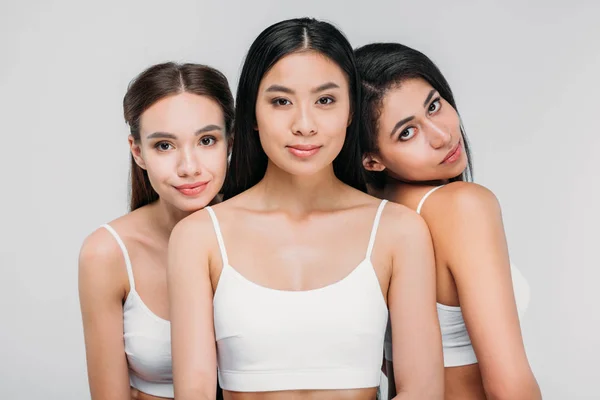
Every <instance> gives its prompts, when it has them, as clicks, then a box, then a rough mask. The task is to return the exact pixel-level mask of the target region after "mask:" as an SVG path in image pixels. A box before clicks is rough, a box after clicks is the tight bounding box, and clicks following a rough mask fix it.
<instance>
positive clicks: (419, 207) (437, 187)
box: [417, 185, 444, 214]
mask: <svg viewBox="0 0 600 400" xmlns="http://www.w3.org/2000/svg"><path fill="white" fill-rule="evenodd" d="M441 187H444V185H441V186H436V187H434V188H433V189H431V190H430V191H429V192H427V193H425V196H423V198H422V199H421V201H420V202H419V205H418V206H417V214H421V208H422V207H423V204H424V203H425V200H427V198H428V197H429V195H431V193H433V192H435V191H436V190H438V189H439V188H441Z"/></svg>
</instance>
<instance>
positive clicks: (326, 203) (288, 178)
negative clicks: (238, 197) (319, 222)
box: [255, 161, 346, 215]
mask: <svg viewBox="0 0 600 400" xmlns="http://www.w3.org/2000/svg"><path fill="white" fill-rule="evenodd" d="M345 186H346V185H345V184H344V183H343V182H341V181H340V180H339V179H338V178H337V177H336V176H335V174H334V172H333V165H331V166H330V167H329V168H327V169H326V170H324V171H320V172H318V173H316V174H313V175H310V176H306V175H304V176H294V175H291V174H289V173H287V172H285V171H282V170H281V169H280V168H278V167H277V166H276V165H274V164H273V163H271V161H269V163H268V164H267V170H266V172H265V176H264V178H263V179H262V180H261V181H260V182H259V183H258V184H257V185H256V186H255V190H256V193H257V194H258V195H259V196H260V197H261V202H262V204H263V206H264V207H265V209H267V210H283V211H287V212H289V213H290V214H296V215H302V214H306V213H309V212H311V211H317V210H323V209H330V208H331V207H333V206H334V205H335V204H337V203H339V201H340V199H341V195H342V193H343V189H344V188H345Z"/></svg>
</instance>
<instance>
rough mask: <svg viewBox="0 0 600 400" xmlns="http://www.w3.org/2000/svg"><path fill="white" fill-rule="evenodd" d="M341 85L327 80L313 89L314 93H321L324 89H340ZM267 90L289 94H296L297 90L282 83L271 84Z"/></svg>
mask: <svg viewBox="0 0 600 400" xmlns="http://www.w3.org/2000/svg"><path fill="white" fill-rule="evenodd" d="M339 88H340V87H339V85H338V84H336V83H333V82H327V83H324V84H322V85H320V86H317V87H316V88H314V89H313V90H311V92H312V93H319V92H322V91H324V90H327V89H339ZM265 91H266V92H283V93H287V94H294V93H295V92H294V91H293V90H292V89H290V88H287V87H285V86H281V85H271V86H269V87H268V88H267V89H266V90H265Z"/></svg>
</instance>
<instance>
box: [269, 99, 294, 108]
mask: <svg viewBox="0 0 600 400" xmlns="http://www.w3.org/2000/svg"><path fill="white" fill-rule="evenodd" d="M271 103H273V105H275V106H287V105H289V104H292V103H291V102H290V101H289V100H288V99H284V98H281V97H279V98H277V99H273V101H272V102H271Z"/></svg>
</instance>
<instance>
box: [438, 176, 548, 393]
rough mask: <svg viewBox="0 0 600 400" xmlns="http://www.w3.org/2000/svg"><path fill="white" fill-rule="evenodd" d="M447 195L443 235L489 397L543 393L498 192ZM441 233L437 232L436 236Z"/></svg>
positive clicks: (469, 189) (463, 189)
mask: <svg viewBox="0 0 600 400" xmlns="http://www.w3.org/2000/svg"><path fill="white" fill-rule="evenodd" d="M449 196H451V197H450V200H449V201H446V202H445V204H446V206H445V207H446V209H445V210H444V212H445V217H444V218H443V219H444V222H443V224H444V225H445V226H444V229H446V233H445V234H441V235H439V237H440V240H441V245H442V246H443V249H444V254H447V255H448V262H449V267H450V271H451V272H452V275H453V277H454V280H455V281H456V286H457V289H458V296H459V299H460V305H461V308H462V311H463V315H464V318H465V323H466V325H467V330H468V332H469V336H470V338H471V341H472V343H473V348H474V350H475V354H476V356H477V359H478V361H479V366H480V369H481V374H482V378H483V384H484V388H485V392H486V395H487V397H488V398H489V399H511V400H519V399H528V400H529V399H541V393H540V389H539V387H538V385H537V382H536V380H535V377H534V376H533V373H532V371H531V368H530V366H529V362H528V360H527V355H526V354H525V348H524V346H523V338H522V336H521V328H520V324H519V317H518V314H517V307H516V304H515V298H514V291H513V285H512V280H511V273H510V262H509V257H508V248H507V244H506V238H505V235H504V227H503V224H502V215H501V211H500V206H499V204H498V201H497V199H496V197H495V196H494V194H493V193H492V192H490V191H489V190H487V189H486V188H484V187H482V186H479V185H475V184H466V185H461V186H460V187H459V188H458V189H457V190H456V191H454V192H453V193H449ZM437 236H438V235H436V237H437Z"/></svg>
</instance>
